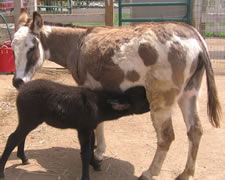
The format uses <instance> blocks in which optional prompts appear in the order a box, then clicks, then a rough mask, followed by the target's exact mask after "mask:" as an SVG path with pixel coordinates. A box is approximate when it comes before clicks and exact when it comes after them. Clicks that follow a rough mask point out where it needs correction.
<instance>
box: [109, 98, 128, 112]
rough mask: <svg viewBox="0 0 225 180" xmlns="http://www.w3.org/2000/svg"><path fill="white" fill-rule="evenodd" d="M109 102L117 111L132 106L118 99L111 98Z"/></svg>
mask: <svg viewBox="0 0 225 180" xmlns="http://www.w3.org/2000/svg"><path fill="white" fill-rule="evenodd" d="M107 102H108V103H109V104H111V105H112V108H113V109H114V110H116V111H124V110H127V109H129V108H130V104H128V103H120V102H119V101H118V100H115V99H109V100H108V101H107Z"/></svg>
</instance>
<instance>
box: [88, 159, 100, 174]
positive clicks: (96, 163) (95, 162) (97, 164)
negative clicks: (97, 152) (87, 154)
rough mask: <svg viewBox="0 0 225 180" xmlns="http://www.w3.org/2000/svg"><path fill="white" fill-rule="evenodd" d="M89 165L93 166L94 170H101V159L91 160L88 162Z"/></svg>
mask: <svg viewBox="0 0 225 180" xmlns="http://www.w3.org/2000/svg"><path fill="white" fill-rule="evenodd" d="M90 165H92V167H93V168H94V170H95V171H101V170H102V169H101V161H98V160H92V161H91V162H90Z"/></svg>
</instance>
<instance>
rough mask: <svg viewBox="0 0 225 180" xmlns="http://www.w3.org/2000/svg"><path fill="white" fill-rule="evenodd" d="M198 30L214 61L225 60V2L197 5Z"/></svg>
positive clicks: (211, 0)
mask: <svg viewBox="0 0 225 180" xmlns="http://www.w3.org/2000/svg"><path fill="white" fill-rule="evenodd" d="M195 10H196V12H198V11H199V12H198V13H195V14H196V15H195V22H197V23H196V28H197V29H198V30H199V31H200V33H201V34H202V35H203V37H204V38H205V40H206V42H207V45H208V48H209V52H210V56H211V58H212V59H225V0H201V2H200V1H198V2H197V3H196V4H195Z"/></svg>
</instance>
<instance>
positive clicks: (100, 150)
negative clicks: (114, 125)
mask: <svg viewBox="0 0 225 180" xmlns="http://www.w3.org/2000/svg"><path fill="white" fill-rule="evenodd" d="M95 136H96V140H97V148H96V151H95V158H96V160H99V161H102V160H103V154H104V152H105V148H106V145H105V137H104V123H103V122H102V123H100V124H99V125H98V126H97V128H96V131H95Z"/></svg>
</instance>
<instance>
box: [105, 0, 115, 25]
mask: <svg viewBox="0 0 225 180" xmlns="http://www.w3.org/2000/svg"><path fill="white" fill-rule="evenodd" d="M113 16H114V15H113V0H105V25H106V26H113Z"/></svg>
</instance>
